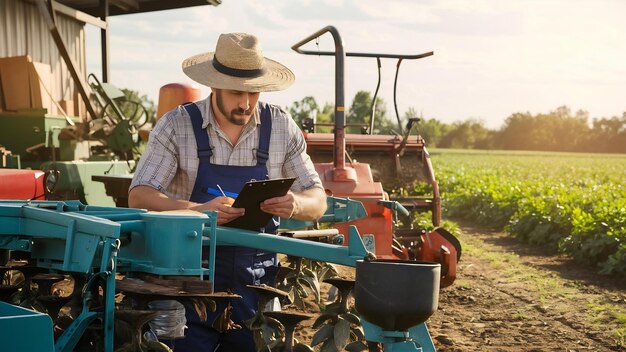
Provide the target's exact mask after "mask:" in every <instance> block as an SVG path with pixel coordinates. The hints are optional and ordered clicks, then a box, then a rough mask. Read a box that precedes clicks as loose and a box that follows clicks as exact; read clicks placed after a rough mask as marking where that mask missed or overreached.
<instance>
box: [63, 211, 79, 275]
mask: <svg viewBox="0 0 626 352" xmlns="http://www.w3.org/2000/svg"><path fill="white" fill-rule="evenodd" d="M75 235H76V220H70V222H69V224H68V225H67V231H66V237H65V253H64V254H63V270H65V271H69V270H70V265H71V264H72V251H73V250H74V236H75Z"/></svg>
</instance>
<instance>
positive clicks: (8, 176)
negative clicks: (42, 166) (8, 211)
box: [0, 169, 45, 200]
mask: <svg viewBox="0 0 626 352" xmlns="http://www.w3.org/2000/svg"><path fill="white" fill-rule="evenodd" d="M43 181H44V172H43V171H39V170H18V169H0V199H15V200H32V199H36V200H44V199H45V192H44V182H43Z"/></svg>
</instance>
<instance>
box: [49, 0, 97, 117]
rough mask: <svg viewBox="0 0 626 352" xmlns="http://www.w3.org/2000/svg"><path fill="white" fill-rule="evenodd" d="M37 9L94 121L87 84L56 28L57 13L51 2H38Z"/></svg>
mask: <svg viewBox="0 0 626 352" xmlns="http://www.w3.org/2000/svg"><path fill="white" fill-rule="evenodd" d="M37 7H38V8H39V13H40V14H41V17H42V18H43V20H44V22H45V23H46V24H47V25H48V30H49V31H50V34H52V39H54V42H55V43H56V45H57V49H58V50H59V54H61V57H62V58H63V60H64V61H65V65H66V66H67V69H68V70H69V71H70V74H71V75H72V78H73V79H74V82H75V83H76V88H77V89H78V92H79V93H80V95H81V97H82V98H83V102H84V103H85V106H86V107H87V112H88V113H89V115H90V116H91V118H92V119H96V111H95V110H94V108H93V106H92V105H91V101H90V100H89V94H88V93H87V92H88V90H87V84H86V83H85V80H84V79H83V77H81V76H80V75H79V72H78V69H77V67H78V66H77V65H76V64H75V63H74V59H72V57H71V56H70V54H69V52H68V51H67V48H66V47H65V43H63V38H61V34H60V33H59V29H58V28H57V26H56V21H55V13H54V11H53V10H52V6H51V5H50V2H49V1H48V0H37ZM81 73H82V72H81Z"/></svg>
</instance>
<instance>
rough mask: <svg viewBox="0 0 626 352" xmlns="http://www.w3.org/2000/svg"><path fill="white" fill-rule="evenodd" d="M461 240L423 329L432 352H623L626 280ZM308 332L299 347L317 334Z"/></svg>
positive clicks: (495, 235) (530, 250)
mask: <svg viewBox="0 0 626 352" xmlns="http://www.w3.org/2000/svg"><path fill="white" fill-rule="evenodd" d="M459 237H460V240H461V242H462V243H463V256H462V258H461V261H460V263H459V267H458V271H457V279H456V281H455V283H454V284H453V285H452V286H450V287H448V288H445V289H442V290H441V291H440V300H439V309H438V310H437V312H436V313H435V314H434V315H433V316H432V317H431V318H430V319H429V321H428V322H427V325H428V328H429V330H430V333H431V336H432V337H433V341H434V344H435V347H436V349H437V351H444V352H446V351H450V352H452V351H454V352H456V351H537V352H538V351H566V352H574V351H626V341H625V340H626V336H624V334H625V333H626V280H625V279H624V278H616V277H606V276H601V275H599V274H597V273H596V272H595V271H594V270H591V269H587V268H584V267H581V266H579V265H576V264H575V263H573V262H572V261H571V260H568V259H567V258H563V257H561V256H557V255H554V254H553V253H551V252H549V251H547V250H545V249H542V248H537V247H532V246H527V245H523V244H520V243H519V242H518V241H517V240H515V239H513V238H511V237H509V236H507V235H506V234H503V233H500V232H495V231H489V230H485V229H477V228H473V227H471V226H462V227H461V234H460V235H459ZM340 269H341V272H342V273H343V274H345V275H350V274H351V273H350V271H349V270H350V269H351V268H345V267H341V268H340ZM614 314H621V322H619V321H616V319H615V318H612V317H613V315H614ZM308 324H310V322H309V323H308ZM308 324H307V323H306V322H305V323H304V326H305V327H304V329H300V331H299V332H297V333H296V338H298V339H299V340H300V341H304V342H307V340H308V341H310V340H309V339H310V338H311V336H312V335H313V333H314V332H315V331H314V330H312V329H310V328H307V327H306V325H308Z"/></svg>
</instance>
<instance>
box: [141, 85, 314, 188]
mask: <svg viewBox="0 0 626 352" xmlns="http://www.w3.org/2000/svg"><path fill="white" fill-rule="evenodd" d="M196 104H197V105H198V108H199V109H200V111H201V112H202V120H203V122H202V128H206V130H207V132H208V134H209V140H210V143H211V147H212V149H213V156H212V157H211V163H213V164H220V165H236V166H253V165H256V162H257V161H256V150H257V148H258V145H259V131H260V128H259V126H260V124H261V120H260V116H259V110H260V108H261V104H262V103H261V102H259V103H258V105H257V108H256V109H255V112H254V115H253V117H252V118H251V119H250V122H249V123H248V124H247V125H246V126H244V128H243V130H242V132H241V136H240V137H239V140H238V141H237V144H236V145H234V146H233V145H232V144H231V143H230V141H229V139H228V138H227V137H226V135H225V134H224V132H222V130H221V129H220V127H219V125H218V124H217V123H216V121H215V118H214V116H213V112H212V109H211V100H210V96H209V97H208V98H206V99H204V100H200V101H197V102H196ZM269 106H270V109H271V111H272V135H271V140H270V147H269V160H268V161H267V164H266V165H267V169H268V173H269V178H281V177H295V178H296V181H295V182H294V184H293V186H292V187H291V189H292V190H293V191H294V192H300V191H303V190H306V189H309V188H313V187H318V188H321V189H323V186H322V183H321V181H320V178H319V175H318V174H317V172H316V171H315V168H314V166H313V163H312V161H311V158H310V157H309V156H308V154H306V142H305V141H304V137H303V135H302V132H301V131H300V129H299V128H298V126H297V125H296V123H295V122H294V121H293V120H292V119H291V116H290V115H289V114H288V113H286V112H285V111H283V110H282V109H280V108H279V107H278V106H275V105H269ZM207 126H208V127H207ZM197 173H198V148H197V145H196V137H195V135H194V133H193V127H192V126H191V119H190V118H189V115H188V114H187V111H186V110H185V109H184V108H183V107H182V106H178V107H177V108H176V109H173V110H172V111H170V112H168V113H166V114H165V115H163V117H161V119H159V121H158V123H157V124H156V125H155V126H154V129H153V130H152V132H150V138H149V141H148V145H147V148H146V150H145V152H144V154H143V155H142V156H141V159H140V160H139V163H138V165H137V169H136V170H135V174H134V176H133V181H132V183H131V185H130V189H132V188H133V187H136V186H140V185H145V186H150V187H152V188H155V189H157V190H159V191H160V192H162V193H164V194H165V195H167V196H168V197H170V198H176V199H187V200H188V199H189V198H190V197H191V192H192V191H193V186H194V184H195V182H196V174H197Z"/></svg>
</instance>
